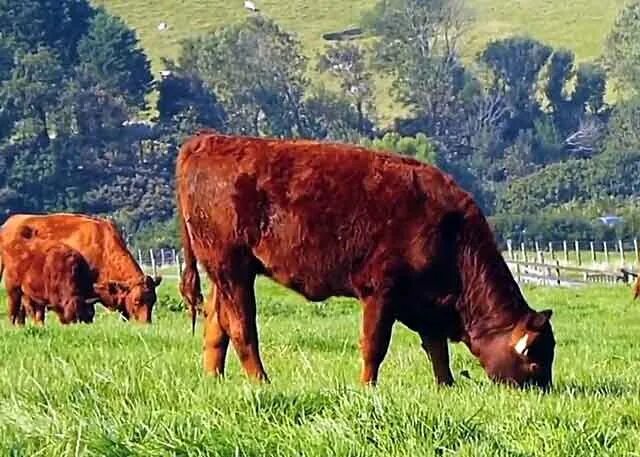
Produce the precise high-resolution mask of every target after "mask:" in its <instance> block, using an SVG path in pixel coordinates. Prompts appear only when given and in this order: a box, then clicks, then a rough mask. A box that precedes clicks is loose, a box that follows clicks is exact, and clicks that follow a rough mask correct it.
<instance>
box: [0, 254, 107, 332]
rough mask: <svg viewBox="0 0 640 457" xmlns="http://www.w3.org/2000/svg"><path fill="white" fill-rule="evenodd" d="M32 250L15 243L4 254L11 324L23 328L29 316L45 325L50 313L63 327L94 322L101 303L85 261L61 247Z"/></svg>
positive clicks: (3, 268)
mask: <svg viewBox="0 0 640 457" xmlns="http://www.w3.org/2000/svg"><path fill="white" fill-rule="evenodd" d="M32 247H33V249H29V250H26V249H24V244H23V243H19V242H14V243H10V244H9V245H8V246H7V247H6V249H5V252H4V258H3V267H2V270H3V272H4V275H5V287H6V289H7V294H8V299H9V300H8V302H9V319H10V320H11V323H12V324H14V325H24V323H25V319H26V314H27V313H28V314H29V315H30V316H31V318H32V319H33V320H34V322H36V323H37V324H41V325H42V324H44V318H45V311H46V310H47V309H49V310H52V311H54V312H55V313H56V314H57V315H58V318H59V319H60V322H61V323H62V324H70V323H73V322H78V321H79V322H92V321H93V317H94V314H95V310H94V304H95V303H96V302H97V301H98V300H99V299H98V298H97V296H96V294H95V292H94V291H93V277H92V275H91V271H90V268H89V265H88V264H87V262H86V261H85V260H84V258H83V257H82V256H81V255H80V254H79V253H78V252H77V251H75V250H73V249H71V248H69V247H68V246H66V245H64V244H61V243H37V244H35V245H33V246H32ZM1 273H2V271H0V274H1ZM0 278H1V276H0Z"/></svg>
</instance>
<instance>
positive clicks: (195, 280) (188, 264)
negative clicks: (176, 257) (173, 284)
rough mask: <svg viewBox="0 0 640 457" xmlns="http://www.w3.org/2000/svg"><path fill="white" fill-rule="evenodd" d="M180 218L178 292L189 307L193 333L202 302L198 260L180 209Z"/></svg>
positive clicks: (187, 224)
mask: <svg viewBox="0 0 640 457" xmlns="http://www.w3.org/2000/svg"><path fill="white" fill-rule="evenodd" d="M178 218H179V220H180V232H181V235H182V246H183V248H184V263H185V267H184V271H183V272H182V278H180V294H181V295H182V297H183V298H184V300H185V301H186V302H187V305H188V306H189V308H190V309H191V333H192V334H194V333H195V329H196V318H197V316H198V307H199V306H200V304H201V303H202V301H203V299H202V287H201V285H200V275H199V274H198V260H197V259H196V256H195V254H194V252H193V247H192V245H191V242H192V238H191V232H190V231H189V222H188V221H187V220H186V219H185V217H184V215H183V214H182V212H181V211H178Z"/></svg>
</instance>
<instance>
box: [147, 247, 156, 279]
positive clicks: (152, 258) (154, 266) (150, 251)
mask: <svg viewBox="0 0 640 457" xmlns="http://www.w3.org/2000/svg"><path fill="white" fill-rule="evenodd" d="M149 255H150V256H151V271H153V276H157V275H158V267H157V266H156V256H155V255H154V253H153V249H149Z"/></svg>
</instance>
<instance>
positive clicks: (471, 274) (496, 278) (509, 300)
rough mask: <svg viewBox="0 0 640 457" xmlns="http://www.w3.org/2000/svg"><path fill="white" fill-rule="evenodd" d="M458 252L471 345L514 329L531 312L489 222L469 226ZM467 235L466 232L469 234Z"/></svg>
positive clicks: (461, 301) (462, 313) (462, 306)
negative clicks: (484, 338)
mask: <svg viewBox="0 0 640 457" xmlns="http://www.w3.org/2000/svg"><path fill="white" fill-rule="evenodd" d="M467 226H468V227H472V228H471V229H466V230H464V231H463V233H462V236H461V240H460V241H461V242H460V244H459V246H461V247H460V249H459V253H458V268H459V271H460V275H461V283H462V284H461V285H462V294H461V295H460V298H459V300H458V303H457V308H458V312H459V313H460V317H461V319H462V324H463V327H464V330H465V333H466V334H467V336H468V341H469V343H472V342H473V341H474V340H478V339H479V338H482V337H485V336H489V335H490V334H494V333H501V332H505V331H508V330H510V329H511V328H513V327H514V326H515V325H516V324H517V322H518V321H519V320H520V318H522V316H524V315H525V314H526V313H527V312H528V311H530V308H529V306H528V305H527V303H526V301H525V299H524V297H523V296H522V293H521V292H520V288H519V287H518V284H517V283H516V281H515V280H514V278H513V276H512V274H511V271H510V270H509V267H508V266H507V264H506V262H505V261H504V259H503V257H502V255H501V254H500V252H499V250H498V248H497V246H496V244H495V242H494V238H493V233H492V232H491V229H490V228H489V226H488V224H487V223H486V221H485V219H484V218H482V219H481V220H479V221H477V222H476V223H473V224H468V225H467ZM465 232H466V233H465Z"/></svg>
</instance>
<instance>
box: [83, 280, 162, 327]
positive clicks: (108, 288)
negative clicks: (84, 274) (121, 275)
mask: <svg viewBox="0 0 640 457" xmlns="http://www.w3.org/2000/svg"><path fill="white" fill-rule="evenodd" d="M161 281H162V277H160V276H156V277H155V278H152V277H151V276H145V277H143V278H142V279H141V280H135V281H130V282H121V281H108V282H106V283H101V284H96V286H95V287H94V289H95V292H96V293H97V294H98V295H99V296H100V298H101V301H102V302H103V303H104V305H105V306H106V307H107V308H109V309H112V310H117V311H119V312H120V313H121V314H122V315H123V316H124V317H125V318H126V319H131V318H133V319H135V320H136V321H139V322H145V323H148V324H150V323H151V313H152V311H153V306H154V305H155V303H156V300H157V297H156V287H158V285H160V282H161Z"/></svg>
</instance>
